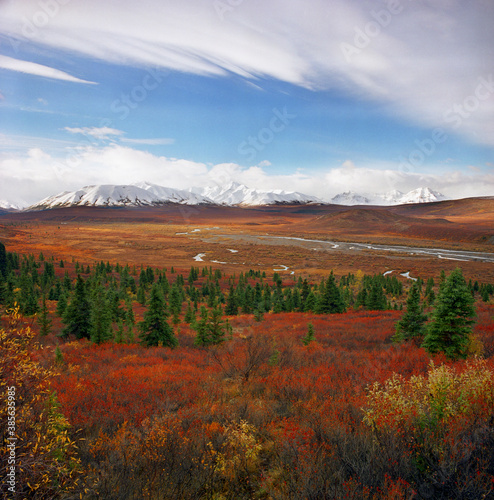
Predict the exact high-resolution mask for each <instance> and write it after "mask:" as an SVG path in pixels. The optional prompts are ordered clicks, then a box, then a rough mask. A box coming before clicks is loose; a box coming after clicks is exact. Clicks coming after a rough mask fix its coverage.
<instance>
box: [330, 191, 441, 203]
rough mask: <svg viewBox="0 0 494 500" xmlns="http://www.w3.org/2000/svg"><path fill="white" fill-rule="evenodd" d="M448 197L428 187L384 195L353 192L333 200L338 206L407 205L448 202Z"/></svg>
mask: <svg viewBox="0 0 494 500" xmlns="http://www.w3.org/2000/svg"><path fill="white" fill-rule="evenodd" d="M446 199H447V198H446V196H444V195H443V194H441V193H439V192H437V191H434V190H432V189H430V188H428V187H425V188H424V187H422V188H418V189H414V190H413V191H409V192H408V193H402V192H401V191H398V190H396V189H395V190H393V191H388V192H387V193H383V194H358V193H354V192H353V191H348V192H346V193H341V194H338V195H336V196H334V197H333V198H332V199H331V203H335V204H337V205H405V204H409V203H432V202H434V201H442V200H446Z"/></svg>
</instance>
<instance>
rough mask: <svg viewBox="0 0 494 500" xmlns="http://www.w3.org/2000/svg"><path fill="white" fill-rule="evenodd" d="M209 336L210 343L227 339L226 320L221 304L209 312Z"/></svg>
mask: <svg viewBox="0 0 494 500" xmlns="http://www.w3.org/2000/svg"><path fill="white" fill-rule="evenodd" d="M208 337H209V338H208V343H209V344H221V343H222V342H223V341H224V340H225V322H224V320H223V311H222V310H221V306H220V305H217V306H216V307H215V308H214V309H212V310H211V312H210V313H209V323H208Z"/></svg>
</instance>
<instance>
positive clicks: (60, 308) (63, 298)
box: [57, 291, 67, 318]
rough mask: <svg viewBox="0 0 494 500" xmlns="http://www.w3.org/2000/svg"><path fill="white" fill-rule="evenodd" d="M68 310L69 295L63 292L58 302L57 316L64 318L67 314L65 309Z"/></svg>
mask: <svg viewBox="0 0 494 500" xmlns="http://www.w3.org/2000/svg"><path fill="white" fill-rule="evenodd" d="M66 308H67V295H66V292H64V291H62V292H61V293H60V296H59V297H58V302H57V314H58V316H60V317H61V318H63V315H64V313H65V309H66Z"/></svg>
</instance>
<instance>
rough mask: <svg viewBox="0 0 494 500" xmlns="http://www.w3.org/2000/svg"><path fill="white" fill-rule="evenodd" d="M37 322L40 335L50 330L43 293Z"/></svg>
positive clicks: (46, 333)
mask: <svg viewBox="0 0 494 500" xmlns="http://www.w3.org/2000/svg"><path fill="white" fill-rule="evenodd" d="M38 323H39V326H40V330H39V333H40V335H43V336H45V335H48V334H49V333H50V332H51V323H52V321H51V319H50V318H49V317H48V307H47V306H46V296H45V295H43V301H42V305H41V311H40V312H39V315H38Z"/></svg>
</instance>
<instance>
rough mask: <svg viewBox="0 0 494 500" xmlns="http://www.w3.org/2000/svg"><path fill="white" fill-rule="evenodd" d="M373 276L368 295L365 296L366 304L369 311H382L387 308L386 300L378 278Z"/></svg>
mask: <svg viewBox="0 0 494 500" xmlns="http://www.w3.org/2000/svg"><path fill="white" fill-rule="evenodd" d="M376 278H377V277H376ZM376 278H373V280H372V285H371V288H370V292H369V295H368V296H367V303H366V306H367V308H368V309H370V310H371V311H384V310H385V309H387V306H388V302H387V300H386V296H385V295H384V292H383V287H382V285H381V283H380V282H379V280H378V279H376Z"/></svg>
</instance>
